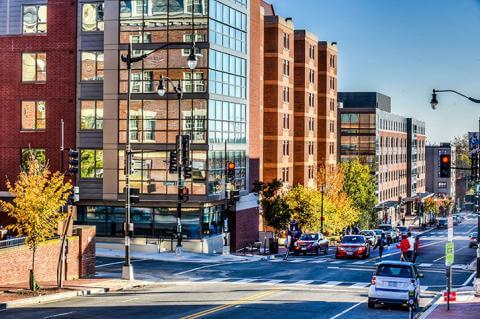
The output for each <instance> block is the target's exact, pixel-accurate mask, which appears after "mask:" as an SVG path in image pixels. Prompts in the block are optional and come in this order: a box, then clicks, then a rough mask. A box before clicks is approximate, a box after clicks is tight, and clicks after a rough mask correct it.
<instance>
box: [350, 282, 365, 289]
mask: <svg viewBox="0 0 480 319" xmlns="http://www.w3.org/2000/svg"><path fill="white" fill-rule="evenodd" d="M368 285H370V283H369V282H357V283H356V284H353V285H351V286H350V288H364V287H367V286H368Z"/></svg>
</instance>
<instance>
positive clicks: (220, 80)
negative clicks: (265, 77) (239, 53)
mask: <svg viewBox="0 0 480 319" xmlns="http://www.w3.org/2000/svg"><path fill="white" fill-rule="evenodd" d="M209 66H210V72H209V91H210V93H215V94H219V95H226V96H231V97H237V98H242V99H245V98H246V95H247V80H246V76H247V61H246V60H245V59H242V58H239V57H236V56H234V55H230V54H227V53H223V52H220V51H216V50H210V51H209Z"/></svg>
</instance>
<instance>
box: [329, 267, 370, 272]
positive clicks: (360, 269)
mask: <svg viewBox="0 0 480 319" xmlns="http://www.w3.org/2000/svg"><path fill="white" fill-rule="evenodd" d="M327 268H328V269H342V270H343V269H344V270H358V271H367V272H372V271H374V270H375V269H374V268H371V269H368V268H349V267H327Z"/></svg>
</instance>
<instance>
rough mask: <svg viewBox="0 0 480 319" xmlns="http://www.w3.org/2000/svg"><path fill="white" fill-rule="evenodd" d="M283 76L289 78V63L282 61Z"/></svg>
mask: <svg viewBox="0 0 480 319" xmlns="http://www.w3.org/2000/svg"><path fill="white" fill-rule="evenodd" d="M283 75H285V76H290V61H288V60H283Z"/></svg>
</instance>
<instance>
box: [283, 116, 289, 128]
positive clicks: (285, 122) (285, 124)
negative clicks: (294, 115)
mask: <svg viewBox="0 0 480 319" xmlns="http://www.w3.org/2000/svg"><path fill="white" fill-rule="evenodd" d="M283 128H284V129H289V128H290V115H289V114H283Z"/></svg>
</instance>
